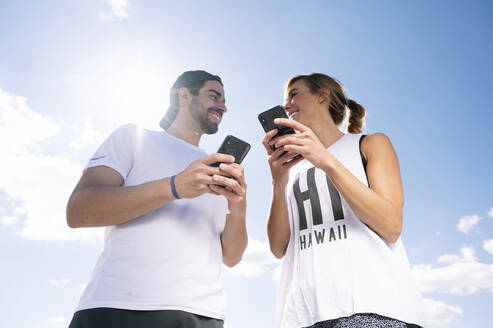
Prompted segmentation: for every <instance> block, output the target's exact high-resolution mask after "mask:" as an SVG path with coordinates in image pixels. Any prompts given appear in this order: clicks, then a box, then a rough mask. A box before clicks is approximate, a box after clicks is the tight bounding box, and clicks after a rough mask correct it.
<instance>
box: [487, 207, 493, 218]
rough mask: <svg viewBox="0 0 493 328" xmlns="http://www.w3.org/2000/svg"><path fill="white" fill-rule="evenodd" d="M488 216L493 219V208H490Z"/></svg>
mask: <svg viewBox="0 0 493 328" xmlns="http://www.w3.org/2000/svg"><path fill="white" fill-rule="evenodd" d="M488 216H489V217H490V218H493V207H492V208H490V211H489V212H488Z"/></svg>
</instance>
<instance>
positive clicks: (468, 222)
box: [457, 215, 480, 233]
mask: <svg viewBox="0 0 493 328" xmlns="http://www.w3.org/2000/svg"><path fill="white" fill-rule="evenodd" d="M479 220H480V218H479V216H477V215H470V216H464V217H462V218H461V219H460V220H459V223H458V224H457V230H459V231H461V232H463V233H468V232H469V230H471V228H473V227H474V226H475V225H476V224H477V223H478V222H479Z"/></svg>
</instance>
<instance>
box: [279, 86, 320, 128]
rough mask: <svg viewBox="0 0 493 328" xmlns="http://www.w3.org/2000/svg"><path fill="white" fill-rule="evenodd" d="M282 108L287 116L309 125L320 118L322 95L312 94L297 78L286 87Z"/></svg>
mask: <svg viewBox="0 0 493 328" xmlns="http://www.w3.org/2000/svg"><path fill="white" fill-rule="evenodd" d="M285 102H286V103H285V105H284V109H285V110H286V112H287V114H288V116H289V117H290V118H291V119H293V120H296V121H298V122H300V123H301V124H303V125H306V126H308V127H310V126H311V125H312V123H315V122H316V121H317V120H318V119H320V118H321V117H320V114H321V113H322V111H323V109H324V107H325V106H323V97H322V96H321V95H317V94H313V93H312V92H311V91H310V89H309V88H308V86H307V85H306V84H305V82H304V81H303V80H298V81H296V82H295V83H293V84H292V85H291V86H290V87H289V88H288V89H286V100H285ZM326 110H327V109H326Z"/></svg>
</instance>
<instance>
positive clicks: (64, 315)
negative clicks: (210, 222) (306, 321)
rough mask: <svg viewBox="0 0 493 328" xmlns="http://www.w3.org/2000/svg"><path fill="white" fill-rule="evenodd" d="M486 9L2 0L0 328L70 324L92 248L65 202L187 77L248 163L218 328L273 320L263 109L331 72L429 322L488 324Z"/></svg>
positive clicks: (210, 142)
mask: <svg viewBox="0 0 493 328" xmlns="http://www.w3.org/2000/svg"><path fill="white" fill-rule="evenodd" d="M492 7H493V6H492V5H491V3H490V2H488V1H467V2H466V1H412V2H411V1H406V2H403V1H399V2H398V1H374V2H368V1H351V2H349V1H345V2H343V1H304V2H298V1H282V2H281V1H279V2H269V3H267V2H262V1H250V2H241V3H240V2H227V1H214V2H202V1H186V2H176V1H173V2H166V1H136V0H133V1H132V0H119V1H118V0H113V1H107V0H90V1H82V0H79V1H76V0H73V1H62V0H59V1H0V47H1V49H2V50H1V51H0V140H1V145H2V149H3V152H4V154H3V155H2V160H1V161H0V258H1V260H2V269H1V270H0V282H1V283H2V288H1V289H2V293H0V309H1V310H0V313H1V315H0V326H1V327H20V328H24V327H25V328H27V327H42V328H44V327H46V328H49V327H53V328H57V327H65V326H67V324H68V322H69V321H70V319H71V316H72V313H73V310H74V307H75V306H76V304H77V302H78V300H79V297H80V294H81V292H82V288H83V287H84V285H85V284H86V283H87V282H88V280H89V277H90V274H91V271H92V269H93V266H94V264H95V262H96V259H97V257H98V255H99V252H100V251H101V248H102V246H103V242H102V229H79V230H71V229H69V228H67V227H66V226H65V216H64V208H65V204H66V201H67V199H68V196H69V193H70V192H71V190H72V188H73V187H74V185H75V183H76V181H77V179H78V178H79V177H80V174H81V170H82V167H83V166H84V165H85V162H86V161H87V160H88V158H90V156H91V155H92V154H93V153H94V151H95V150H96V148H97V147H98V145H99V144H100V143H101V142H102V141H103V140H104V138H105V137H106V136H107V135H109V133H111V131H113V130H114V129H115V128H116V127H118V126H119V125H121V124H125V123H138V124H140V125H142V126H144V127H148V128H151V129H158V125H157V123H158V122H159V120H160V118H161V116H162V115H163V113H164V111H165V109H166V108H167V105H168V96H169V94H168V91H169V88H170V86H171V84H172V83H173V81H174V80H175V79H176V77H177V76H178V75H179V74H180V73H182V72H183V71H185V70H189V69H206V70H208V71H210V72H212V73H215V74H219V75H221V77H222V78H223V80H224V82H225V91H226V98H227V105H228V108H229V112H228V113H227V114H226V116H225V117H224V119H223V122H222V124H221V127H220V130H219V132H218V133H217V134H216V135H214V136H206V137H204V138H203V139H202V141H201V144H200V146H201V147H202V148H204V149H206V150H207V151H208V152H214V151H215V150H216V149H217V147H218V146H219V144H220V142H221V141H222V139H223V138H224V137H225V136H226V135H227V134H234V135H236V136H238V137H240V138H242V139H244V140H246V141H248V142H250V143H251V144H252V150H251V152H250V153H249V155H248V156H247V158H246V159H245V161H244V166H245V170H246V176H247V182H248V186H249V187H248V193H249V194H248V215H247V222H248V223H247V224H248V231H249V237H250V243H249V248H248V250H247V252H246V254H245V257H244V261H243V262H242V263H241V264H240V265H239V266H238V267H236V268H235V269H233V270H226V269H225V272H224V283H225V289H226V293H227V295H228V306H227V319H226V325H227V327H228V328H242V327H253V326H256V327H271V326H272V325H273V321H274V304H275V294H276V288H277V282H276V279H277V278H276V277H277V275H278V271H279V264H280V262H279V261H276V260H275V259H274V258H273V256H272V255H270V254H269V252H268V246H267V236H266V233H265V222H266V217H267V211H268V206H269V199H270V185H271V182H270V173H269V170H268V165H267V162H266V157H265V151H264V150H263V148H262V147H261V144H260V140H261V138H262V136H263V133H262V129H261V127H260V125H259V124H258V121H257V118H256V117H257V115H258V113H259V112H261V111H263V110H264V109H266V108H270V107H272V106H274V105H276V104H279V103H281V102H282V99H283V85H284V83H285V82H286V81H287V80H288V79H289V77H290V76H291V75H293V74H300V73H310V72H316V71H318V72H323V73H326V74H329V75H331V76H334V77H336V78H337V79H339V80H340V81H342V83H343V84H344V86H345V87H346V89H347V91H348V94H349V96H350V97H351V98H353V99H355V100H357V101H358V102H360V103H361V104H362V105H363V106H365V108H366V109H367V112H368V114H367V118H366V128H365V133H367V134H368V133H375V132H384V133H385V134H387V135H388V136H389V137H390V139H391V141H392V142H393V144H394V147H395V149H396V151H397V154H398V156H399V160H400V165H401V171H402V177H403V184H404V192H405V199H406V200H405V208H404V231H403V233H402V239H403V241H404V243H405V245H406V248H407V251H408V256H409V259H410V262H411V266H412V269H413V273H414V275H415V278H416V280H417V282H418V285H419V287H420V290H421V292H422V296H423V298H424V300H425V307H426V318H427V323H428V325H427V326H429V327H452V328H455V327H464V326H468V327H489V326H490V321H491V314H490V312H489V311H491V310H490V306H491V304H492V303H493V295H492V292H493V179H492V175H491V173H490V167H491V162H492V160H493V157H492V154H491V153H492V148H493V147H492V146H493V145H492V141H491V139H492V138H491V135H490V132H491V122H492V119H493V114H492V106H491V100H490V99H489V95H490V94H491V91H492V90H493V82H492V79H491V76H492V73H493V61H492V60H491V58H493V49H492V47H493V33H492V31H493V29H492V27H493V26H492V25H493V21H492V20H491V12H492V9H493V8H492Z"/></svg>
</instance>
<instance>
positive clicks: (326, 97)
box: [263, 73, 422, 328]
mask: <svg viewBox="0 0 493 328" xmlns="http://www.w3.org/2000/svg"><path fill="white" fill-rule="evenodd" d="M284 108H285V110H286V112H287V113H288V115H289V117H290V119H276V121H275V123H277V124H280V125H285V126H288V127H292V128H294V129H295V130H296V131H297V133H296V134H291V135H284V136H280V137H276V136H275V135H276V133H277V130H272V131H270V132H268V133H267V134H266V135H265V137H264V139H263V145H264V146H265V148H266V150H267V152H268V154H269V165H270V169H271V173H272V180H273V198H272V203H271V209H270V214H269V221H268V224H267V231H268V235H269V243H270V248H271V251H272V253H273V254H274V255H275V256H276V257H277V258H282V257H285V258H284V263H283V271H282V275H281V281H280V286H279V295H278V305H277V322H278V326H279V327H294V328H300V327H317V328H320V327H365V328H368V327H417V326H416V325H421V324H422V322H421V303H420V302H421V300H420V296H419V294H418V292H417V289H416V287H415V285H414V282H413V279H412V276H411V271H410V267H409V262H408V259H407V255H406V252H405V250H404V247H403V244H402V242H401V239H400V237H399V236H400V233H401V229H402V206H403V192H402V185H401V177H400V170H399V163H398V160H397V156H396V154H395V152H394V149H393V147H392V144H391V142H390V140H389V138H388V137H387V136H385V135H384V134H381V133H376V134H372V135H369V136H367V137H366V138H365V136H361V135H358V133H361V126H362V118H363V117H364V115H365V109H364V108H363V107H362V106H361V105H359V104H358V103H357V102H355V101H354V100H351V99H347V97H346V96H345V94H344V91H343V88H342V86H341V85H340V84H339V83H338V82H337V81H336V80H335V79H333V78H331V77H329V76H327V75H324V74H320V73H313V74H310V75H300V76H294V77H293V78H291V79H290V81H289V82H288V85H287V88H286V104H285V106H284ZM346 111H349V126H348V131H349V133H347V134H344V133H342V132H341V131H340V130H339V129H338V127H337V126H338V125H339V124H340V123H341V122H342V121H343V118H344V116H345V113H346Z"/></svg>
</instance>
